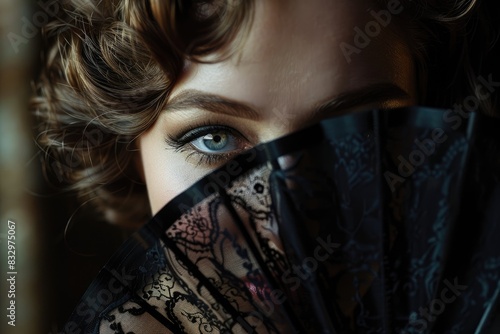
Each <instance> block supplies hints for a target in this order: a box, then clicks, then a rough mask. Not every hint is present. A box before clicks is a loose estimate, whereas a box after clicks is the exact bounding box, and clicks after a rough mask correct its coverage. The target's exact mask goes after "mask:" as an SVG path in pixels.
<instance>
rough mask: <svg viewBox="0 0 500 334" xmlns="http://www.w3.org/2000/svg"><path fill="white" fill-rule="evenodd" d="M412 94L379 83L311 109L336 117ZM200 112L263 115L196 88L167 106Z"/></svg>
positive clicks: (258, 117)
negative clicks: (339, 114)
mask: <svg viewBox="0 0 500 334" xmlns="http://www.w3.org/2000/svg"><path fill="white" fill-rule="evenodd" d="M409 98H410V95H409V94H408V93H407V92H406V91H404V90H403V89H402V88H401V87H399V86H397V85H396V84H393V83H377V84H372V85H369V86H366V87H363V88H360V89H356V90H353V91H349V92H346V93H341V94H338V95H336V96H334V97H332V98H329V99H328V100H326V101H324V102H321V103H318V104H317V105H315V106H314V107H313V108H312V113H313V115H314V116H319V115H322V114H328V115H334V114H336V113H340V112H342V111H345V110H346V109H349V108H353V107H356V106H361V105H364V104H370V103H376V102H379V103H381V102H385V101H389V100H394V99H409ZM186 109H201V110H206V111H209V112H213V113H218V114H225V115H229V116H236V117H244V118H248V119H253V120H258V119H260V118H262V115H261V113H259V112H258V111H257V108H254V107H252V106H250V105H248V104H245V103H241V102H237V101H234V100H231V99H228V98H224V97H222V96H219V95H216V94H209V93H205V92H202V91H199V90H195V89H186V90H183V91H181V92H180V93H179V94H177V95H176V96H174V97H173V98H172V99H171V101H170V102H169V103H168V104H167V108H166V110H167V111H181V110H186Z"/></svg>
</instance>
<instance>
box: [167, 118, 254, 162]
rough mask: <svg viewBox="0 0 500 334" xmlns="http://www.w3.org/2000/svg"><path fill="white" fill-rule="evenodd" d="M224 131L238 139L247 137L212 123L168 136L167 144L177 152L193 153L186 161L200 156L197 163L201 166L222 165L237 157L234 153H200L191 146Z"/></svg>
mask: <svg viewBox="0 0 500 334" xmlns="http://www.w3.org/2000/svg"><path fill="white" fill-rule="evenodd" d="M220 131H224V132H227V133H229V134H230V135H233V136H236V137H242V138H244V139H245V137H244V136H243V135H242V134H241V133H240V132H239V131H237V130H235V129H233V128H231V127H228V126H225V125H220V124H215V123H211V122H206V123H203V124H198V125H192V126H191V127H189V128H188V129H186V130H184V131H182V132H181V133H180V134H179V135H169V134H167V135H166V137H165V142H166V143H167V145H169V146H171V147H172V148H173V149H174V150H175V152H188V151H191V152H190V153H189V154H188V155H187V156H186V160H189V159H190V158H191V157H193V156H199V160H198V162H197V163H196V165H197V166H199V165H209V166H212V165H216V164H220V163H222V162H223V161H227V160H229V158H231V157H232V156H234V155H235V153H234V152H230V153H218V154H217V153H214V154H209V153H205V152H200V151H198V150H197V149H196V148H195V147H193V146H192V145H191V142H192V141H194V140H195V139H197V138H199V137H201V136H204V135H207V134H209V133H214V132H220Z"/></svg>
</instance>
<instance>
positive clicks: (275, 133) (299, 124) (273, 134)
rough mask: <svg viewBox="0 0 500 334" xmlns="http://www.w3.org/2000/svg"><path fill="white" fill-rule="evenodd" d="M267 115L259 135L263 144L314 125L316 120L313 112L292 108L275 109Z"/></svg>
mask: <svg viewBox="0 0 500 334" xmlns="http://www.w3.org/2000/svg"><path fill="white" fill-rule="evenodd" d="M267 115H268V116H267V117H266V119H265V120H264V122H265V124H263V127H262V130H261V133H260V135H259V137H260V141H261V142H268V141H271V140H274V139H276V138H280V137H283V136H285V135H287V134H290V133H292V132H295V131H297V130H300V129H302V128H304V127H306V126H308V125H311V124H313V123H314V120H315V118H316V117H315V114H314V113H313V112H304V111H301V110H298V109H294V108H291V107H290V108H277V107H275V108H272V110H271V111H269V112H268V113H267Z"/></svg>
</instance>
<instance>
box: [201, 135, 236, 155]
mask: <svg viewBox="0 0 500 334" xmlns="http://www.w3.org/2000/svg"><path fill="white" fill-rule="evenodd" d="M191 145H193V146H194V147H195V148H196V149H197V150H199V151H200V152H203V153H212V154H214V153H215V154H217V153H227V152H231V151H234V150H237V149H238V142H237V139H236V138H235V136H233V135H232V134H230V133H228V131H224V130H219V131H215V132H210V133H207V134H205V135H202V136H200V137H198V138H196V139H194V140H193V141H191Z"/></svg>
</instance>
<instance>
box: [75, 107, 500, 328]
mask: <svg viewBox="0 0 500 334" xmlns="http://www.w3.org/2000/svg"><path fill="white" fill-rule="evenodd" d="M451 116H454V117H451ZM499 205H500V122H499V121H498V120H495V119H491V118H488V117H486V116H482V115H477V114H474V113H471V114H468V115H467V117H466V118H464V117H461V116H459V115H451V114H450V111H445V110H433V109H428V108H417V107H412V108H403V109H395V110H373V111H368V112H363V113H355V114H350V115H346V116H342V117H336V118H332V119H328V120H324V121H322V122H320V123H318V124H316V125H313V126H311V127H309V128H306V129H304V130H301V131H299V132H297V133H294V134H291V135H289V136H287V137H284V138H281V139H277V140H275V141H273V142H270V143H266V144H262V145H260V146H257V147H255V148H253V149H252V150H250V151H248V152H246V153H244V154H243V155H241V156H238V157H237V158H236V159H234V160H233V161H231V162H229V163H228V164H226V165H225V166H223V167H221V168H220V169H218V170H216V171H214V172H213V173H211V174H210V175H208V176H206V177H204V178H203V179H201V180H200V181H198V182H197V183H195V184H194V185H193V186H192V187H190V188H189V189H188V190H186V191H185V192H184V193H182V194H181V195H179V196H177V197H176V198H175V199H174V200H172V201H171V202H170V203H168V204H167V205H166V206H165V207H164V208H163V209H162V210H161V211H160V212H159V213H158V214H157V215H156V216H155V217H154V218H153V219H152V220H151V221H150V222H149V223H148V224H146V225H145V226H144V227H143V228H142V229H141V230H140V231H138V232H137V233H136V234H135V235H134V236H133V237H132V238H131V239H130V240H129V241H127V242H126V243H125V244H124V245H123V246H122V247H121V248H120V250H119V251H118V252H117V253H116V254H115V256H113V258H112V259H111V260H110V262H109V263H108V264H107V265H106V266H105V268H103V270H102V271H101V273H100V274H99V276H98V278H97V279H96V280H95V281H94V282H93V284H92V285H91V287H90V288H89V290H88V291H87V292H86V294H85V295H84V297H83V298H82V300H81V302H80V303H79V305H78V306H77V307H76V309H75V311H74V313H73V315H72V317H71V318H70V319H69V321H68V323H67V325H66V328H65V332H67V333H169V332H172V333H246V332H250V333H251V332H254V333H411V334H413V333H493V331H494V329H493V328H494V327H495V326H494V325H492V321H494V320H495V319H496V315H497V303H498V299H499V298H498V295H499V292H500V243H499V241H498V240H499V236H500V209H499V208H498V206H499Z"/></svg>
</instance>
